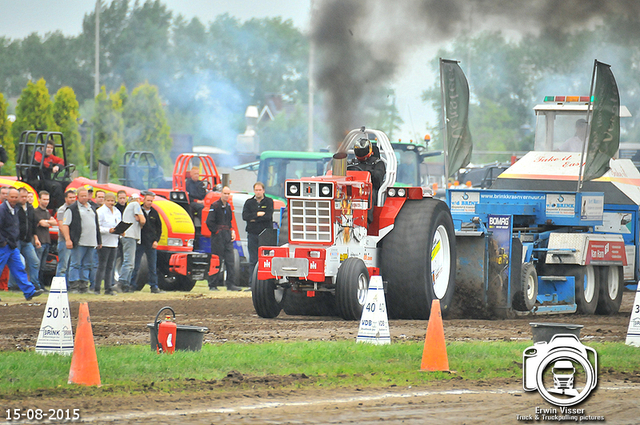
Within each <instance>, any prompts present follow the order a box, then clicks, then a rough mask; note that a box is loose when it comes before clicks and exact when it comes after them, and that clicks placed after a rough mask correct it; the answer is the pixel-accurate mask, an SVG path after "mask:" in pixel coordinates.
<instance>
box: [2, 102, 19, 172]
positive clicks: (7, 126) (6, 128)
mask: <svg viewBox="0 0 640 425" xmlns="http://www.w3.org/2000/svg"><path fill="white" fill-rule="evenodd" d="M8 106H9V104H8V103H7V102H6V101H5V100H4V95H3V94H2V93H0V146H2V147H4V148H5V150H6V151H7V157H8V159H9V160H8V161H7V163H6V164H4V165H3V166H0V169H2V175H9V174H11V175H13V173H14V170H15V167H14V166H15V157H16V150H15V147H14V145H13V137H12V136H11V121H9V119H8V118H7V108H8Z"/></svg>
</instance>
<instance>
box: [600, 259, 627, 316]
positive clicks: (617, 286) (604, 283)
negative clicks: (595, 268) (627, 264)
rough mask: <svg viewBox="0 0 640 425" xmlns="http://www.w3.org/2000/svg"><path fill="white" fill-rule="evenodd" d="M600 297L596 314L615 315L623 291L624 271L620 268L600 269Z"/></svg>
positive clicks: (618, 308)
mask: <svg viewBox="0 0 640 425" xmlns="http://www.w3.org/2000/svg"><path fill="white" fill-rule="evenodd" d="M600 272H601V273H600V297H599V298H598V306H597V307H596V313H597V314H607V315H608V314H615V313H617V312H618V311H619V310H620V304H621V303H622V292H623V291H624V271H623V268H622V267H620V266H608V267H600Z"/></svg>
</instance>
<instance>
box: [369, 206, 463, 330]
mask: <svg viewBox="0 0 640 425" xmlns="http://www.w3.org/2000/svg"><path fill="white" fill-rule="evenodd" d="M380 266H381V274H382V276H383V278H384V280H386V281H387V282H388V286H387V295H386V297H387V298H386V300H387V309H388V311H389V315H390V316H391V317H394V318H402V319H428V318H429V314H430V311H431V303H432V301H433V300H436V299H437V300H440V310H441V311H442V314H444V315H446V314H447V313H448V311H449V308H450V307H451V301H452V298H453V292H454V289H455V274H456V251H455V233H454V229H453V220H452V219H451V213H450V212H449V208H448V207H447V204H445V203H444V202H442V201H439V200H437V199H432V198H427V199H422V200H416V201H413V200H408V201H406V202H405V204H404V205H403V206H402V209H401V210H400V212H399V213H398V215H397V217H396V220H395V223H394V227H393V230H391V232H390V233H389V234H388V235H387V236H385V238H384V239H383V240H382V251H381V254H380Z"/></svg>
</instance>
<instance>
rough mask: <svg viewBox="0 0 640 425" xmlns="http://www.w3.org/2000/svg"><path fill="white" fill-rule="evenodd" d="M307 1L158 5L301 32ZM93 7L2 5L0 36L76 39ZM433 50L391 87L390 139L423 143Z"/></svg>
mask: <svg viewBox="0 0 640 425" xmlns="http://www.w3.org/2000/svg"><path fill="white" fill-rule="evenodd" d="M107 1H109V0H107ZM140 1H143V0H140ZM311 1H312V0H276V1H265V0H162V2H163V3H164V4H165V5H166V6H167V8H168V9H169V10H171V11H173V12H174V13H179V14H181V15H183V16H184V17H186V18H187V19H190V18H192V17H197V18H198V19H199V20H200V21H201V22H203V23H208V22H211V21H213V20H214V19H215V17H216V16H218V15H220V14H223V13H229V14H230V15H232V16H235V17H237V18H239V19H241V20H248V19H251V18H254V17H255V18H264V17H275V16H281V17H283V18H284V19H291V20H292V21H293V23H294V25H295V26H296V27H297V28H299V29H301V30H302V31H303V32H307V31H308V30H309V20H310V8H311ZM95 4H96V3H95V1H93V0H0V11H2V12H1V13H0V35H2V36H5V37H9V38H24V37H25V36H27V35H29V34H31V33H33V32H37V33H39V34H41V35H44V34H46V33H47V32H53V31H57V30H60V31H62V32H63V33H64V34H65V35H69V36H73V35H77V34H80V32H81V31H82V19H83V17H84V15H85V14H86V13H90V12H92V11H93V10H94V9H95ZM437 47H438V46H425V47H423V48H419V49H416V50H415V51H414V52H413V53H412V54H411V57H410V58H409V60H408V61H407V65H406V66H403V67H402V69H401V71H400V73H399V74H398V75H397V76H396V78H395V80H394V81H393V82H392V86H393V87H394V88H395V89H396V105H397V107H398V110H399V112H400V116H401V117H402V119H403V120H404V125H403V126H402V128H401V130H400V132H399V133H397V134H394V136H395V137H394V138H400V139H402V140H409V139H414V140H415V139H422V138H423V137H424V135H425V134H426V121H429V122H430V123H431V124H433V123H435V121H436V117H435V114H434V112H433V111H432V109H431V108H430V107H428V106H427V105H425V104H424V103H423V102H422V101H421V100H420V94H421V93H422V91H424V90H425V89H426V88H428V87H430V86H432V85H433V84H434V83H435V82H436V79H437V75H434V74H432V73H431V72H430V71H428V70H427V69H426V68H427V65H426V62H427V61H428V60H429V59H431V58H433V57H434V55H435V54H436V50H437ZM364 125H366V123H364ZM381 130H384V129H381Z"/></svg>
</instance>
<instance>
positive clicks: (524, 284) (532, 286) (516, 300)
mask: <svg viewBox="0 0 640 425" xmlns="http://www.w3.org/2000/svg"><path fill="white" fill-rule="evenodd" d="M520 276H521V277H520V288H518V290H517V291H515V293H514V294H513V303H512V304H513V308H514V309H516V310H518V311H531V309H532V308H533V306H534V305H535V304H536V299H537V298H538V273H537V272H536V268H535V267H534V265H533V264H532V263H524V264H523V265H522V272H521V274H520Z"/></svg>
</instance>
